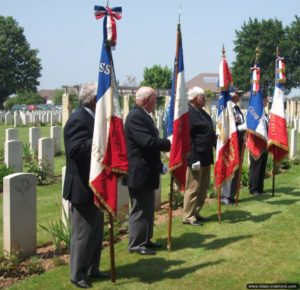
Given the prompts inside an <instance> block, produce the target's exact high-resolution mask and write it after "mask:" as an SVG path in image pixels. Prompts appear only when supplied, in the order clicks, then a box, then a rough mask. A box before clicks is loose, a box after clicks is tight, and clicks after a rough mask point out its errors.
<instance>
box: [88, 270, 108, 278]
mask: <svg viewBox="0 0 300 290" xmlns="http://www.w3.org/2000/svg"><path fill="white" fill-rule="evenodd" d="M88 276H89V277H90V278H96V279H106V278H109V276H110V275H109V274H108V273H103V272H100V271H96V272H93V273H91V274H90V275H88Z"/></svg>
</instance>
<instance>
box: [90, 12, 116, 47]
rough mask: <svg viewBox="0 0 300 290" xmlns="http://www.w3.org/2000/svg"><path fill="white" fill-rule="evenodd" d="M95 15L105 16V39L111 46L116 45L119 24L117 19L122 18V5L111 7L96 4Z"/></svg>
mask: <svg viewBox="0 0 300 290" xmlns="http://www.w3.org/2000/svg"><path fill="white" fill-rule="evenodd" d="M95 17H96V19H101V18H102V17H104V22H103V34H104V40H105V41H107V42H108V43H109V44H110V46H112V47H115V46H116V44H117V25H116V20H115V19H117V20H120V19H121V18H122V7H114V8H110V7H108V6H106V8H105V7H103V6H95Z"/></svg>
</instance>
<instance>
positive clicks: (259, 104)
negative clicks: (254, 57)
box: [246, 64, 268, 159]
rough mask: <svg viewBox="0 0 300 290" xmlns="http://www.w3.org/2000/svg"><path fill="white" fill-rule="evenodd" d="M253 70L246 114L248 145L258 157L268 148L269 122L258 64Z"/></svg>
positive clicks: (254, 156) (250, 150)
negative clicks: (265, 112)
mask: <svg viewBox="0 0 300 290" xmlns="http://www.w3.org/2000/svg"><path fill="white" fill-rule="evenodd" d="M251 70H252V80H251V82H252V84H251V96H250V100H249V104H248V111H247V116H246V123H247V132H248V136H247V147H248V150H249V152H250V154H251V155H252V156H253V158H254V159H258V158H259V157H260V156H261V154H262V153H263V151H265V150H266V149H267V138H268V133H267V124H266V118H265V115H264V106H263V97H262V92H261V89H260V68H259V66H258V65H257V64H255V65H254V67H253V68H252V69H251Z"/></svg>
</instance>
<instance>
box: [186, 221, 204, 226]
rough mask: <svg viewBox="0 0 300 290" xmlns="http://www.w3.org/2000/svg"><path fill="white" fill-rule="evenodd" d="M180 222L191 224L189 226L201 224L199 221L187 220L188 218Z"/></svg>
mask: <svg viewBox="0 0 300 290" xmlns="http://www.w3.org/2000/svg"><path fill="white" fill-rule="evenodd" d="M182 223H183V224H184V225H191V226H195V227H199V226H201V225H202V224H201V223H200V221H188V220H185V221H182Z"/></svg>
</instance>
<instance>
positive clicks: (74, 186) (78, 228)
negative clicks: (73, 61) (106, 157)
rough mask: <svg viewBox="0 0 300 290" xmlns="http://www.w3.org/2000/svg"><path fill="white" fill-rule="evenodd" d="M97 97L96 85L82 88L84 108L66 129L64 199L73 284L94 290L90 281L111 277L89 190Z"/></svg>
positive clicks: (100, 217) (99, 215)
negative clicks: (102, 262)
mask: <svg viewBox="0 0 300 290" xmlns="http://www.w3.org/2000/svg"><path fill="white" fill-rule="evenodd" d="M96 94H97V84H96V83H88V84H85V85H83V86H82V88H81V89H80V93H79V101H80V107H79V108H78V109H77V110H76V111H75V112H74V113H73V114H72V115H71V116H70V118H69V120H68V121H67V123H66V125H65V128H64V141H65V151H66V175H65V181H64V189H63V197H64V198H65V199H66V200H69V201H70V202H71V211H72V220H71V224H72V237H71V252H70V267H71V282H72V283H73V284H74V285H76V286H77V287H79V288H90V287H91V284H90V282H89V278H101V277H103V276H107V275H105V274H104V273H101V272H100V271H99V263H100V255H101V247H102V238H103V213H102V211H101V210H100V209H99V208H98V207H96V206H95V205H94V202H93V192H92V190H91V189H90V187H89V172H90V161H91V147H92V139H93V130H94V113H95V107H96Z"/></svg>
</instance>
